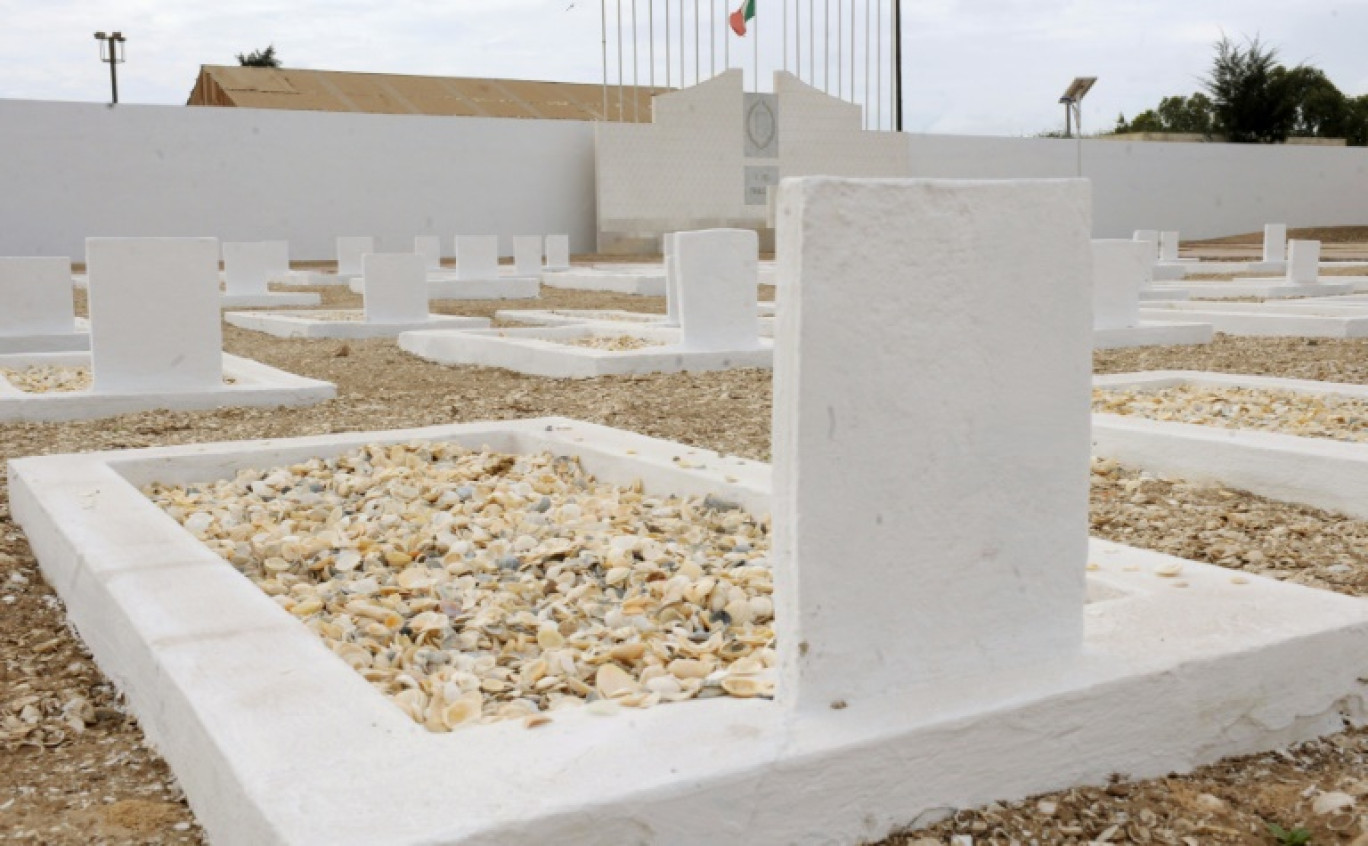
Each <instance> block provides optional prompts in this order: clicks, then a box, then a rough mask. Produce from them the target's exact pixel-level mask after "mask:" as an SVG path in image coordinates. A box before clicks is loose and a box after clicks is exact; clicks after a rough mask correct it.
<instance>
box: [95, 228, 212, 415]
mask: <svg viewBox="0 0 1368 846" xmlns="http://www.w3.org/2000/svg"><path fill="white" fill-rule="evenodd" d="M86 263H87V266H88V272H89V274H90V294H89V297H90V299H89V307H90V324H91V325H90V355H91V369H92V378H93V380H94V384H93V388H92V390H93V391H94V392H95V393H110V394H157V393H167V394H171V393H176V392H181V391H188V392H197V391H217V390H221V389H222V387H223V353H222V348H223V331H222V326H221V324H220V321H219V278H218V263H219V245H218V241H216V240H214V239H213V238H90V239H88V240H87V241H86ZM152 304H155V308H153V307H149V306H150V305H152ZM153 407H155V406H153Z"/></svg>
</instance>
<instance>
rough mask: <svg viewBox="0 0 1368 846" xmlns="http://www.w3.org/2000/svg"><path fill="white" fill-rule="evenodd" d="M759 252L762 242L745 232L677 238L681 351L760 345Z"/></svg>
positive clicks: (711, 232)
mask: <svg viewBox="0 0 1368 846" xmlns="http://www.w3.org/2000/svg"><path fill="white" fill-rule="evenodd" d="M759 251H760V238H759V236H758V235H757V234H756V233H755V232H754V231H753V230H749V229H704V230H701V231H698V232H677V233H675V236H674V259H675V263H676V267H677V268H678V276H679V282H678V289H679V325H680V326H681V327H682V329H681V335H682V336H683V337H682V341H681V344H682V346H684V347H686V348H688V349H692V350H716V351H723V350H749V349H754V348H755V347H757V346H759V345H760V318H759V316H758V315H759V312H758V311H757V309H756V306H755V274H756V264H757V262H758V260H759ZM667 293H668V285H667Z"/></svg>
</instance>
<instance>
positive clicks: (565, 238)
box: [546, 235, 570, 270]
mask: <svg viewBox="0 0 1368 846" xmlns="http://www.w3.org/2000/svg"><path fill="white" fill-rule="evenodd" d="M546 269H547V270H569V269H570V236H569V235H547V236H546Z"/></svg>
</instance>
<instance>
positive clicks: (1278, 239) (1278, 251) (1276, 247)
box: [1263, 223, 1287, 262]
mask: <svg viewBox="0 0 1368 846" xmlns="http://www.w3.org/2000/svg"><path fill="white" fill-rule="evenodd" d="M1263 260H1264V261H1267V262H1279V261H1287V224H1286V223H1266V224H1264V240H1263Z"/></svg>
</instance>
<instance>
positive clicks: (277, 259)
mask: <svg viewBox="0 0 1368 846" xmlns="http://www.w3.org/2000/svg"><path fill="white" fill-rule="evenodd" d="M290 278H291V277H290V242H288V241H224V242H223V289H224V290H223V295H222V296H221V297H220V298H219V304H220V305H221V306H223V307H224V308H256V307H258V306H316V305H318V302H319V297H318V295H317V294H310V293H305V292H283V291H272V290H271V288H270V283H271V282H273V281H275V280H284V281H288V280H290Z"/></svg>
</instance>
